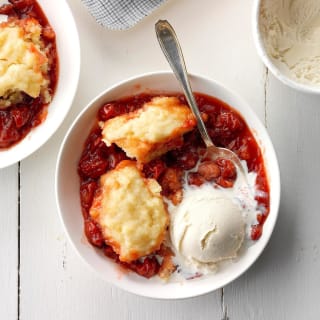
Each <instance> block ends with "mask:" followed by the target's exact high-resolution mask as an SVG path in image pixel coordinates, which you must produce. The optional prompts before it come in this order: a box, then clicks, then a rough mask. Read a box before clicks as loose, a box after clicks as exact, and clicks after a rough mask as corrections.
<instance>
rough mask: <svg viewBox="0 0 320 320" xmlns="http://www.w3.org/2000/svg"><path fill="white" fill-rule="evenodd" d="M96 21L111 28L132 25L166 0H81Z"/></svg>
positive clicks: (115, 28)
mask: <svg viewBox="0 0 320 320" xmlns="http://www.w3.org/2000/svg"><path fill="white" fill-rule="evenodd" d="M82 1H83V3H84V4H85V5H86V6H87V8H88V9H89V12H90V13H91V15H92V16H93V17H94V18H95V19H96V21H97V22H98V23H99V24H101V25H103V26H104V27H107V28H109V29H113V30H125V29H129V28H131V27H133V26H134V25H135V24H136V23H137V22H138V21H140V20H141V19H142V18H143V17H145V16H147V15H149V14H150V13H151V12H152V11H154V10H155V9H156V8H158V7H159V6H160V5H161V4H162V3H163V2H164V1H166V0H82Z"/></svg>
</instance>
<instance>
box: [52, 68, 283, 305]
mask: <svg viewBox="0 0 320 320" xmlns="http://www.w3.org/2000/svg"><path fill="white" fill-rule="evenodd" d="M191 84H192V87H193V90H194V91H197V92H202V93H206V94H208V95H211V96H214V97H217V98H219V99H220V100H222V101H224V102H226V103H228V104H229V105H230V106H232V107H233V108H234V109H236V110H237V111H238V112H239V113H240V114H241V115H242V116H243V118H244V119H245V121H246V122H247V124H248V126H249V127H250V128H251V130H252V132H253V134H254V136H255V138H256V140H257V142H258V144H259V146H260V148H261V150H262V151H263V156H264V160H265V165H266V171H267V175H268V179H269V184H270V198H271V203H270V213H269V216H268V218H267V221H266V222H265V225H264V230H263V234H262V236H261V238H260V239H259V240H258V241H257V242H256V243H255V244H254V245H252V246H251V247H249V249H248V250H246V252H244V253H243V255H241V257H240V258H239V259H237V261H236V262H234V263H233V262H232V263H230V264H228V265H227V266H226V267H225V268H221V270H219V272H217V273H213V274H210V275H206V276H204V277H201V278H198V279H193V280H191V281H183V282H180V281H179V282H174V281H169V282H167V283H164V282H163V281H161V280H160V279H159V278H158V277H154V278H151V279H145V278H143V277H140V276H138V275H136V274H134V273H131V272H129V273H123V272H121V270H120V268H119V266H117V265H116V264H115V263H114V262H113V261H111V260H109V259H108V258H106V257H105V256H104V255H103V254H101V253H100V252H99V251H98V250H95V249H94V248H93V247H92V246H91V245H90V244H89V243H88V241H87V240H86V237H85V235H84V228H83V219H82V215H81V208H80V198H79V176H78V173H77V166H78V162H79V158H80V155H81V153H82V150H83V145H84V142H85V140H86V138H87V136H88V134H89V132H90V130H91V128H92V126H93V124H94V123H95V121H96V113H97V110H98V109H99V107H100V106H101V105H102V104H103V103H104V102H107V101H110V100H114V99H118V98H120V97H124V96H129V95H133V94H136V93H140V92H154V91H162V92H163V91H165V92H173V93H175V92H181V90H180V88H179V85H178V82H177V81H176V79H175V77H174V75H173V74H172V73H170V72H156V73H149V74H144V75H141V76H138V77H135V78H131V79H129V80H125V81H123V82H121V83H118V84H116V85H114V86H113V87H111V88H109V89H107V90H106V91H104V92H102V93H101V94H100V95H99V96H98V97H96V98H95V99H94V100H93V101H91V102H90V103H89V104H88V105H87V107H86V108H84V110H83V111H82V112H81V113H80V114H79V116H78V117H77V118H76V119H75V121H74V122H73V124H72V125H71V127H70V129H69V131H68V132H67V134H66V137H65V139H64V141H63V142H62V145H61V148H60V152H59V156H58V161H57V166H56V177H55V191H56V201H57V206H58V211H59V215H60V218H61V221H62V223H63V225H64V228H65V230H66V233H67V234H68V237H69V239H70V241H71V243H72V244H73V246H74V248H75V250H76V251H77V252H78V254H79V255H80V256H81V257H82V259H83V260H84V261H85V262H86V263H87V264H88V265H89V266H91V267H92V268H93V269H94V270H95V271H96V272H97V273H98V274H99V275H100V276H101V278H103V279H104V280H106V281H108V282H109V283H112V284H113V285H116V286H118V287H120V288H122V289H124V290H126V291H128V292H132V293H135V294H138V295H141V296H146V297H152V298H161V299H179V298H187V297H193V296H198V295H201V294H204V293H207V292H210V291H213V290H216V289H218V288H220V287H222V286H225V285H226V284H228V283H230V282H231V281H233V280H235V279H236V278H238V277H239V276H240V275H241V274H242V273H244V272H245V271H246V270H247V269H248V268H249V267H250V266H251V265H252V264H253V263H254V262H255V260H256V259H257V258H258V257H259V255H260V254H261V252H262V251H263V249H264V247H265V246H266V244H267V242H268V240H269V238H270V236H271V233H272V230H273V228H274V225H275V222H276V220H277V215H278V207H279V200H280V177H279V168H278V163H277V159H276V155H275V152H274V149H273V146H272V143H271V141H270V138H269V136H268V134H267V132H266V130H265V128H264V126H263V125H262V123H261V122H260V120H259V119H258V118H257V116H256V115H255V114H254V112H253V111H252V110H251V109H250V107H249V106H248V105H247V104H246V103H245V102H244V101H243V100H242V99H241V98H239V97H238V96H237V95H235V94H234V93H232V92H231V91H229V90H228V89H226V88H225V87H223V86H222V85H220V84H218V83H216V82H215V81H213V80H209V79H207V78H204V77H201V76H195V75H193V76H191Z"/></svg>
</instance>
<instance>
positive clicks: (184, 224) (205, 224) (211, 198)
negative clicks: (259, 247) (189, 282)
mask: <svg viewBox="0 0 320 320" xmlns="http://www.w3.org/2000/svg"><path fill="white" fill-rule="evenodd" d="M172 219H173V221H172V223H171V230H170V234H171V241H172V244H173V246H174V248H175V250H176V252H177V253H178V254H179V255H181V256H182V258H183V259H184V260H185V261H186V263H187V264H189V265H193V266H195V268H196V269H198V270H199V267H200V269H201V267H205V268H206V267H210V266H213V267H215V263H217V262H219V261H222V260H226V259H232V258H235V257H236V256H237V253H238V251H239V249H240V247H241V245H242V243H243V241H244V237H245V222H244V219H243V216H242V211H241V208H240V207H239V206H238V205H237V204H235V203H234V202H233V201H232V199H230V197H226V194H225V193H224V192H223V191H221V190H219V189H215V188H213V187H212V186H210V185H202V186H201V187H198V188H190V189H188V190H186V192H185V194H184V198H183V200H182V202H181V203H180V205H179V206H178V207H177V208H176V211H175V213H174V215H173V217H172Z"/></svg>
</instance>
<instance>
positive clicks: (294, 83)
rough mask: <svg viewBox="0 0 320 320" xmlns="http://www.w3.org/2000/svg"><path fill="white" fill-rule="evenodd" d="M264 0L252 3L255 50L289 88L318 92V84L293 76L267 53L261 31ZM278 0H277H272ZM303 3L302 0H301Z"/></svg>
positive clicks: (283, 65)
mask: <svg viewBox="0 0 320 320" xmlns="http://www.w3.org/2000/svg"><path fill="white" fill-rule="evenodd" d="M263 1H265V0H255V1H254V5H253V17H252V30H253V39H254V43H255V47H256V49H257V52H258V54H259V56H260V58H261V60H262V61H263V63H264V64H265V66H266V67H267V68H268V69H269V70H270V71H271V72H272V74H273V75H274V76H275V77H276V78H278V79H279V80H280V81H282V82H283V83H284V84H286V85H288V86H290V87H291V88H293V89H295V90H298V91H301V92H304V93H313V94H319V93H320V85H319V84H318V85H316V84H312V83H311V82H310V83H305V82H302V81H300V80H298V79H297V78H295V77H294V76H293V75H292V73H290V71H289V68H288V67H287V66H286V65H285V64H284V63H282V62H281V61H279V60H278V59H275V58H273V57H272V56H270V55H269V54H268V50H267V48H266V45H265V40H264V37H263V34H262V31H261V4H262V2H263ZM269 1H270V0H269ZM273 1H278V0H273ZM287 1H288V2H290V0H287ZM301 4H303V1H301Z"/></svg>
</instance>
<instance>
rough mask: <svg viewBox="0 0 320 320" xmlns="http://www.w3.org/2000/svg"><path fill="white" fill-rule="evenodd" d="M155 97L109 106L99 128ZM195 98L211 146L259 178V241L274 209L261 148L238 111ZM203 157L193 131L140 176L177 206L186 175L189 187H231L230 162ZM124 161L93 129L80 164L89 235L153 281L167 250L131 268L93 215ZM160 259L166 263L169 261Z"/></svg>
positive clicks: (202, 97)
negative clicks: (102, 181) (107, 176)
mask: <svg viewBox="0 0 320 320" xmlns="http://www.w3.org/2000/svg"><path fill="white" fill-rule="evenodd" d="M154 96H155V95H151V94H139V95H136V96H131V97H127V98H125V99H121V100H118V101H112V102H109V103H106V104H104V105H102V106H101V108H100V109H99V111H98V114H97V123H98V121H106V120H108V119H110V118H113V117H115V116H118V115H121V114H124V113H128V112H131V111H133V110H136V109H138V108H140V107H141V106H142V105H143V104H144V103H145V102H148V101H150V100H151V99H152V98H153V97H154ZM176 97H178V99H179V100H180V101H181V102H183V103H185V104H186V101H185V98H184V96H183V95H180V94H177V95H176ZM195 97H196V101H197V103H198V106H199V108H200V111H201V113H202V116H203V119H205V123H206V126H207V128H208V131H209V134H210V137H211V138H212V140H213V142H214V143H215V144H216V145H217V146H221V147H225V148H229V149H231V150H232V151H234V152H235V153H237V154H238V156H239V157H240V158H241V159H243V160H246V162H247V166H248V169H249V171H255V172H256V173H257V180H256V189H257V190H259V195H258V196H257V197H256V200H257V202H258V207H259V208H261V212H260V213H259V214H258V215H257V221H258V224H257V225H254V226H252V229H251V238H252V239H253V240H258V239H259V238H260V237H261V235H262V232H263V224H264V222H265V220H266V218H267V216H268V213H269V210H270V204H269V184H268V180H267V176H266V171H265V168H264V163H263V158H262V154H261V151H260V149H259V146H258V144H257V143H256V141H255V139H254V137H253V135H252V133H251V132H250V130H249V128H248V127H247V125H246V123H245V122H244V121H243V119H242V118H241V116H240V115H239V114H238V113H237V112H236V111H235V110H233V109H232V108H231V107H229V106H228V105H226V104H225V103H223V102H222V101H220V100H218V99H216V98H214V97H210V96H207V95H204V94H200V93H196V94H195ZM204 155H205V146H204V144H203V142H202V140H201V137H200V135H199V133H198V131H197V129H194V130H193V131H191V132H189V133H187V134H185V135H184V137H183V143H182V145H181V143H180V144H179V145H177V148H176V149H175V150H172V151H169V152H167V153H166V154H164V155H162V156H161V157H159V158H157V159H154V160H152V161H151V162H149V163H147V164H144V165H143V166H142V168H141V171H142V173H143V174H144V175H145V177H147V178H153V179H156V180H157V181H158V183H159V184H160V185H161V187H162V195H163V196H165V197H167V198H168V199H170V200H171V201H172V202H173V203H174V204H179V203H180V202H181V200H182V197H183V190H182V185H183V179H184V176H185V173H186V179H187V183H188V184H189V185H196V186H200V185H202V184H203V183H205V182H211V183H213V184H218V185H220V186H222V187H224V188H230V187H232V186H233V184H234V181H235V179H236V177H237V173H236V168H235V166H234V164H233V163H232V161H230V160H227V159H217V160H215V161H212V160H211V159H206V158H205V157H204ZM126 158H127V157H126V155H125V153H124V152H123V151H122V150H121V149H119V148H118V147H116V146H115V145H112V146H111V147H107V146H106V145H105V144H104V143H103V141H102V140H101V130H100V128H99V127H98V125H96V126H95V127H94V128H93V129H92V131H91V133H90V135H89V136H88V138H87V140H86V142H85V145H84V149H83V152H82V155H81V158H80V161H79V164H78V173H79V176H80V199H81V207H82V213H83V218H84V228H85V234H86V236H87V238H88V241H89V242H90V243H91V244H92V245H94V246H95V247H97V248H100V249H101V250H103V252H104V254H105V255H106V256H107V257H109V258H111V259H113V260H114V261H115V262H117V263H119V264H120V265H122V266H123V267H125V268H127V269H129V270H132V271H134V272H136V273H138V274H139V275H141V276H143V277H146V278H150V277H152V276H154V275H156V274H158V273H159V272H160V271H159V270H161V264H160V263H159V260H158V259H157V257H156V256H157V255H158V256H162V257H164V256H163V252H164V250H163V249H162V250H159V251H158V252H154V254H152V255H150V256H147V257H145V258H144V259H139V260H137V261H133V262H131V263H124V262H121V261H120V260H119V257H118V255H117V254H116V253H115V252H114V251H113V249H112V247H111V246H109V245H108V244H107V243H106V242H105V241H104V239H103V235H102V233H101V229H100V227H99V225H97V224H96V223H95V222H94V221H93V220H92V219H91V218H90V215H89V209H90V207H91V204H92V201H93V197H94V193H95V191H96V190H97V188H98V185H99V177H100V176H101V175H102V174H104V173H106V172H108V171H109V170H112V169H113V168H115V166H116V165H117V164H118V163H119V162H120V161H122V160H124V159H126ZM199 160H200V163H199ZM197 164H198V165H197ZM196 165H197V166H196ZM162 260H163V261H167V259H162ZM163 261H162V263H164V262H163Z"/></svg>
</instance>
